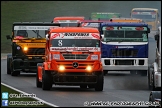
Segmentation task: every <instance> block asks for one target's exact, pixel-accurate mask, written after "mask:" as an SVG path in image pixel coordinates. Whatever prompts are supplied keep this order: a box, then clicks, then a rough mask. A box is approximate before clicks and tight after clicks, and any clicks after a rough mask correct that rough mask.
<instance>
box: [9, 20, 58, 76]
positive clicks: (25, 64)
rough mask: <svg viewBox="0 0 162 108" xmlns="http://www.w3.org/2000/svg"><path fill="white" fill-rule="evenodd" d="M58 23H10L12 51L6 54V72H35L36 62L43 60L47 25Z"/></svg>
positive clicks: (14, 74)
mask: <svg viewBox="0 0 162 108" xmlns="http://www.w3.org/2000/svg"><path fill="white" fill-rule="evenodd" d="M55 26H59V24H56V23H55V24H52V23H50V22H49V23H43V22H40V23H39V22H15V23H13V25H12V36H10V35H6V38H7V39H10V40H11V42H12V43H11V46H12V53H11V54H8V55H7V74H11V75H12V76H17V75H19V74H20V71H23V72H31V73H32V72H36V70H37V63H42V62H43V61H44V55H45V54H44V52H45V50H44V49H45V43H46V38H45V34H46V31H47V30H48V29H49V27H55Z"/></svg>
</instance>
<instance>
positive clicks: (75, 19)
mask: <svg viewBox="0 0 162 108" xmlns="http://www.w3.org/2000/svg"><path fill="white" fill-rule="evenodd" d="M84 19H85V17H84V16H62V17H55V18H54V19H53V21H52V23H59V24H60V26H61V27H78V26H79V23H80V21H83V20H84Z"/></svg>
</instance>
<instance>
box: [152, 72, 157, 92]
mask: <svg viewBox="0 0 162 108" xmlns="http://www.w3.org/2000/svg"><path fill="white" fill-rule="evenodd" d="M151 90H152V91H155V90H156V88H155V84H154V74H153V73H152V74H151Z"/></svg>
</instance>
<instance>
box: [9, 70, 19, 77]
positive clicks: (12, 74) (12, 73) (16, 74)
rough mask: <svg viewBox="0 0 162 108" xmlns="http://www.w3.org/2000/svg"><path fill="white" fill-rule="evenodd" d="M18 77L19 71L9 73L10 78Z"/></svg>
mask: <svg viewBox="0 0 162 108" xmlns="http://www.w3.org/2000/svg"><path fill="white" fill-rule="evenodd" d="M18 75H20V71H13V70H12V71H11V76H18Z"/></svg>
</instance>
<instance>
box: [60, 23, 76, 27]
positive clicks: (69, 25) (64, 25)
mask: <svg viewBox="0 0 162 108" xmlns="http://www.w3.org/2000/svg"><path fill="white" fill-rule="evenodd" d="M60 24H61V25H60V26H61V27H78V25H79V24H78V23H60Z"/></svg>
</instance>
